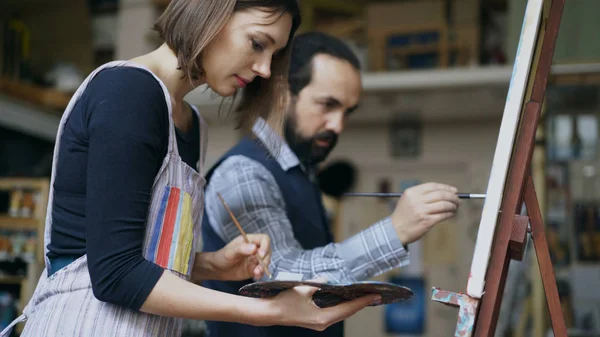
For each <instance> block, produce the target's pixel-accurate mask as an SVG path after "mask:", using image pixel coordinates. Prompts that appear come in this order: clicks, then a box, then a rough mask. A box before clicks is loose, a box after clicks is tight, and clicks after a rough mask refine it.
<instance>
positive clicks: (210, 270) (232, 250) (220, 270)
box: [192, 234, 271, 282]
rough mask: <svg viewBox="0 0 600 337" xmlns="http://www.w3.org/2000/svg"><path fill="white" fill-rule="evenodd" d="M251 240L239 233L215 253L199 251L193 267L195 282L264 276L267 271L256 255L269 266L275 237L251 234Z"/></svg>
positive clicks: (236, 279) (238, 279)
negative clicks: (271, 238) (272, 239)
mask: <svg viewBox="0 0 600 337" xmlns="http://www.w3.org/2000/svg"><path fill="white" fill-rule="evenodd" d="M247 236H248V240H250V243H246V241H245V240H244V238H243V237H242V236H238V237H236V238H235V239H234V240H233V241H231V242H229V243H228V244H227V246H225V247H223V248H221V249H220V250H218V251H216V252H212V253H206V252H205V253H198V254H197V255H196V263H195V266H194V271H193V274H194V275H193V277H192V278H193V282H200V281H202V280H207V279H210V280H225V281H241V280H247V279H250V278H254V279H256V280H258V279H260V278H262V276H263V274H264V273H265V271H264V269H263V267H262V266H261V265H260V263H259V262H258V260H257V259H256V256H255V255H254V254H255V253H256V252H258V256H260V258H261V259H262V260H263V262H264V263H265V266H268V265H269V263H271V240H270V239H269V236H268V235H266V234H248V235H247Z"/></svg>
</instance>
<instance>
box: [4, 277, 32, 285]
mask: <svg viewBox="0 0 600 337" xmlns="http://www.w3.org/2000/svg"><path fill="white" fill-rule="evenodd" d="M26 280H27V278H26V277H25V276H1V275H0V284H15V285H20V284H22V283H23V282H24V281H26Z"/></svg>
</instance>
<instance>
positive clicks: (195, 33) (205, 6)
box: [155, 0, 300, 140]
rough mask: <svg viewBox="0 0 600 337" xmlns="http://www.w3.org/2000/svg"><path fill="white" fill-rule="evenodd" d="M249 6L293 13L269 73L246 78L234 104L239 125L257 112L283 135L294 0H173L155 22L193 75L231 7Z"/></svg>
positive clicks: (187, 73) (297, 17) (294, 24)
mask: <svg viewBox="0 0 600 337" xmlns="http://www.w3.org/2000/svg"><path fill="white" fill-rule="evenodd" d="M249 8H256V9H260V10H263V11H267V12H269V13H271V14H272V15H273V17H274V20H277V19H278V18H279V17H281V15H283V14H284V13H289V14H291V16H292V30H291V31H290V36H289V40H288V44H287V45H286V47H285V48H284V50H282V51H281V52H280V55H279V56H276V57H274V58H273V62H272V64H271V77H270V78H269V79H263V78H260V77H257V78H255V79H254V81H252V83H249V84H248V86H247V87H246V88H245V89H244V90H243V95H242V97H241V100H240V104H239V105H238V107H237V108H236V111H237V112H238V116H237V117H238V123H239V124H238V126H240V127H243V128H246V129H248V128H250V127H251V126H252V125H253V124H254V122H255V121H256V118H257V117H263V118H264V119H265V120H266V121H267V124H268V125H270V126H271V127H272V128H273V129H274V130H275V131H276V132H277V134H278V135H280V136H281V135H283V125H284V122H285V115H286V111H287V96H288V80H287V75H288V74H287V73H288V68H289V59H290V54H289V53H290V44H291V42H292V38H293V35H294V33H295V32H296V30H297V29H298V26H299V25H300V12H299V9H298V4H297V1H296V0H171V2H170V3H169V6H168V7H167V8H166V9H165V11H164V13H163V14H162V15H161V16H160V17H159V19H158V21H157V22H156V24H155V29H156V30H157V31H158V33H159V35H160V37H161V38H162V39H163V40H164V41H165V43H166V44H167V45H168V46H169V47H170V48H171V49H172V50H173V51H174V52H175V54H176V55H177V59H178V63H179V68H180V69H182V70H183V72H184V76H185V77H186V78H187V79H189V80H194V79H198V78H200V77H201V76H202V74H203V69H202V64H201V55H202V51H203V50H204V48H206V46H207V45H208V44H209V43H210V42H211V41H212V39H214V38H215V37H216V36H217V34H218V33H219V32H220V31H221V29H222V28H223V27H224V26H225V25H226V24H227V22H228V21H229V19H230V18H231V16H232V15H233V13H235V12H237V11H243V10H246V9H249ZM273 140H275V139H273Z"/></svg>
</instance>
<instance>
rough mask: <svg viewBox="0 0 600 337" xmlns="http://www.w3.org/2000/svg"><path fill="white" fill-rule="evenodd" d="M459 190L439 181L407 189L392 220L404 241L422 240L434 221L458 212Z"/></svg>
mask: <svg viewBox="0 0 600 337" xmlns="http://www.w3.org/2000/svg"><path fill="white" fill-rule="evenodd" d="M456 192H457V189H456V188H455V187H453V186H449V185H445V184H438V183H427V184H422V185H417V186H413V187H411V188H408V189H406V191H404V192H403V193H402V197H401V198H400V200H398V203H397V204H396V208H395V209H394V212H393V213H392V223H393V224H394V227H395V228H396V233H397V234H398V238H399V239H400V241H401V242H402V244H404V245H407V244H409V243H411V242H415V241H417V240H419V239H420V238H421V237H423V236H424V235H425V234H427V232H429V230H430V229H431V228H433V226H434V225H436V224H437V223H439V222H441V221H443V220H446V219H448V218H450V217H452V216H454V214H456V211H457V209H458V206H459V205H460V199H458V196H457V194H456Z"/></svg>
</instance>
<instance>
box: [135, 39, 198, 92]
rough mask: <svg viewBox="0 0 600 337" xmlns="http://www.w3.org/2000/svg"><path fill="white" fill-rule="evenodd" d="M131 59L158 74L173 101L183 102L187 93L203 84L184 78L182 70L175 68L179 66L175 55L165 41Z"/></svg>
mask: <svg viewBox="0 0 600 337" xmlns="http://www.w3.org/2000/svg"><path fill="white" fill-rule="evenodd" d="M131 61H133V62H136V63H140V64H142V65H144V66H146V67H147V68H149V69H150V70H151V71H152V72H153V73H154V74H155V75H156V76H158V78H160V79H161V81H162V82H163V83H164V84H165V86H166V87H167V90H169V94H170V95H171V99H172V100H174V101H175V102H183V98H184V97H185V96H186V95H187V94H188V93H190V92H191V91H192V90H194V89H195V88H196V87H198V86H200V85H202V84H204V82H203V81H194V82H190V80H189V79H188V78H184V72H183V70H181V69H177V68H178V67H179V64H178V61H177V56H175V53H174V52H173V51H172V50H171V48H169V46H167V44H165V43H163V44H162V45H161V46H160V47H159V48H157V49H156V50H154V51H152V52H150V53H148V54H146V55H142V56H139V57H136V58H134V59H132V60H131Z"/></svg>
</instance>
